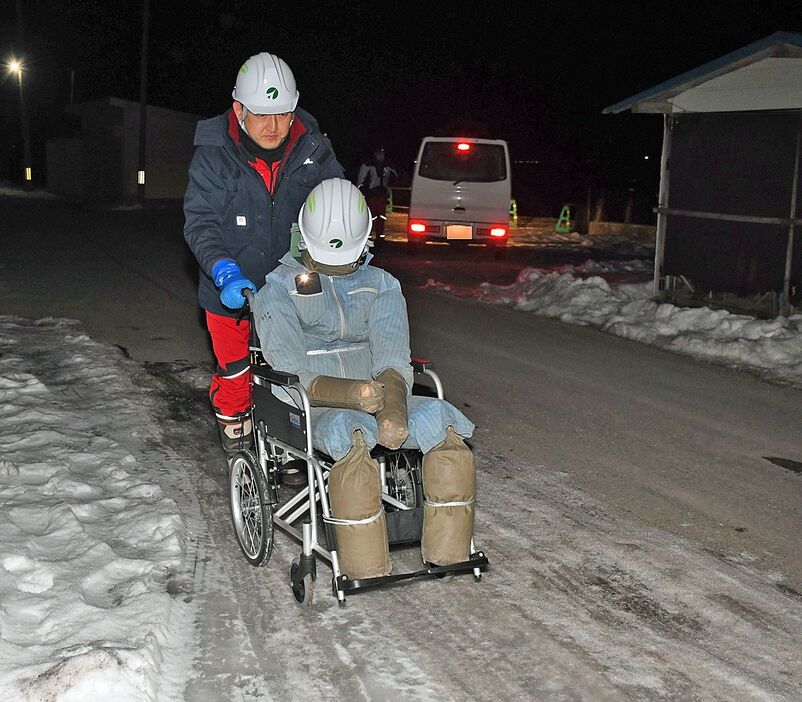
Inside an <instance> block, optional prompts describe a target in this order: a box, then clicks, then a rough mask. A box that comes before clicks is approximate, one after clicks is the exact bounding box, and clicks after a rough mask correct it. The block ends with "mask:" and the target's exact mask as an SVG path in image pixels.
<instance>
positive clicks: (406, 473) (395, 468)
mask: <svg viewBox="0 0 802 702" xmlns="http://www.w3.org/2000/svg"><path fill="white" fill-rule="evenodd" d="M422 475H423V473H422V471H421V454H420V451H394V452H393V453H389V454H387V493H388V494H389V495H390V497H394V498H395V499H396V500H398V501H399V502H402V503H403V504H404V505H406V507H408V508H410V509H412V508H414V507H422V506H423V483H422Z"/></svg>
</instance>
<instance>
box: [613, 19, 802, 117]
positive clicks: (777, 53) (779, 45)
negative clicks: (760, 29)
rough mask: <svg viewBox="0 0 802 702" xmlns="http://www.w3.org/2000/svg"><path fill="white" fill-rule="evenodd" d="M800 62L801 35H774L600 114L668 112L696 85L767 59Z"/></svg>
mask: <svg viewBox="0 0 802 702" xmlns="http://www.w3.org/2000/svg"><path fill="white" fill-rule="evenodd" d="M797 56H798V57H800V58H802V33H798V32H775V33H774V34H771V35H769V36H767V37H764V38H763V39H759V40H758V41H756V42H753V43H751V44H749V45H747V46H744V47H743V48H741V49H737V50H736V51H732V52H730V53H729V54H726V55H725V56H722V57H721V58H717V59H714V60H713V61H709V62H708V63H705V64H703V65H701V66H699V67H697V68H694V69H692V70H690V71H687V72H685V73H682V74H681V75H678V76H677V77H676V78H671V79H670V80H667V81H664V82H662V83H659V84H658V85H655V86H654V87H652V88H648V89H647V90H644V91H642V92H640V93H638V94H637V95H633V96H632V97H629V98H627V99H626V100H622V101H621V102H617V103H615V104H614V105H610V106H609V107H605V108H604V110H602V114H617V113H619V112H624V111H626V110H633V111H648V112H671V109H670V107H671V106H670V105H669V104H668V103H667V101H668V100H669V99H670V98H671V97H673V96H675V95H677V94H679V93H681V92H683V91H685V90H688V89H690V88H692V87H694V86H696V85H699V84H701V83H704V82H706V81H708V80H711V79H713V78H716V77H717V76H720V75H724V74H725V73H729V72H730V71H733V70H736V69H738V68H743V67H744V66H748V65H749V64H751V63H754V62H756V61H760V60H762V59H765V58H768V57H797Z"/></svg>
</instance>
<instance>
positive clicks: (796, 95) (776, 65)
mask: <svg viewBox="0 0 802 702" xmlns="http://www.w3.org/2000/svg"><path fill="white" fill-rule="evenodd" d="M788 109H802V34H800V33H797V32H775V33H774V34H771V35H769V36H767V37H765V38H763V39H760V40H758V41H756V42H753V43H752V44H749V45H748V46H744V47H743V48H741V49H737V50H736V51H732V52H730V53H729V54H726V55H725V56H722V57H721V58H717V59H715V60H713V61H709V62H708V63H705V64H703V65H701V66H699V67H697V68H694V69H692V70H690V71H687V72H685V73H683V74H681V75H679V76H677V77H676V78H672V79H670V80H667V81H664V82H663V83H660V84H658V85H655V86H654V87H652V88H648V89H647V90H644V91H642V92H640V93H638V94H637V95H633V96H632V97H630V98H627V99H626V100H622V101H621V102H617V103H615V104H614V105H610V106H609V107H606V108H605V109H604V110H602V114H617V113H619V112H624V111H626V110H631V111H632V112H651V113H676V112H740V111H745V110H788Z"/></svg>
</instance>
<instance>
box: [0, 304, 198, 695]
mask: <svg viewBox="0 0 802 702" xmlns="http://www.w3.org/2000/svg"><path fill="white" fill-rule="evenodd" d="M122 360H123V359H122V356H121V355H120V354H119V353H117V351H116V349H113V348H111V349H109V348H108V347H105V346H103V345H101V344H98V343H95V342H93V341H92V340H90V339H89V338H87V337H86V336H84V335H81V334H79V333H77V332H76V331H75V325H74V323H71V322H69V321H67V320H56V319H44V320H39V321H37V322H32V321H26V320H22V319H17V318H10V317H0V505H2V509H0V699H4V700H19V699H24V700H57V699H58V700H94V699H96V700H108V699H111V698H112V697H116V698H118V699H156V697H157V694H164V693H165V692H167V693H169V691H170V689H171V680H173V681H175V683H176V684H177V681H178V680H180V679H181V673H180V671H181V670H182V669H183V667H184V665H183V663H182V662H181V657H182V655H184V654H183V653H182V651H181V650H180V649H177V648H174V647H175V646H176V645H177V644H179V643H180V642H181V641H182V639H183V638H184V637H183V636H182V635H181V631H182V630H183V629H184V627H186V626H188V624H187V622H188V621H190V620H189V616H190V612H191V610H190V605H188V604H186V603H183V602H181V601H179V600H176V599H175V598H173V597H172V596H171V595H170V594H169V590H170V587H169V581H170V579H171V577H172V576H173V574H174V573H175V572H176V570H177V569H178V568H179V566H180V564H181V562H182V558H183V553H184V544H183V542H182V539H183V538H184V532H185V529H184V525H183V522H182V517H181V515H180V512H179V510H178V509H177V505H176V502H175V500H173V499H172V498H171V497H168V494H170V488H169V487H168V486H166V485H161V484H159V483H160V480H161V482H165V480H166V476H165V470H166V464H165V460H164V457H163V456H161V455H160V453H159V451H158V449H157V450H154V449H153V448H152V444H153V440H154V438H155V432H156V429H155V428H154V427H153V426H152V423H151V420H150V419H149V415H148V413H147V412H143V407H142V400H141V398H140V397H139V396H138V393H137V392H136V391H135V390H134V388H133V386H132V384H131V381H130V379H129V377H128V373H126V372H125V371H124V370H123V369H122V368H121V366H120V363H121V361H122Z"/></svg>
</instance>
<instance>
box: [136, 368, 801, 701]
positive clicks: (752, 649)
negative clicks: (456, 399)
mask: <svg viewBox="0 0 802 702" xmlns="http://www.w3.org/2000/svg"><path fill="white" fill-rule="evenodd" d="M175 370H176V369H175V368H174V367H171V366H170V365H169V364H155V365H151V366H149V371H150V372H149V375H150V376H151V378H150V379H145V378H142V379H141V381H142V382H144V384H145V385H146V386H148V387H153V385H152V382H153V380H155V381H156V383H157V386H158V387H159V388H161V389H160V391H159V395H160V396H161V397H162V399H163V401H164V402H166V403H168V405H169V406H170V407H171V408H172V409H171V411H170V412H169V413H168V414H169V415H170V416H171V417H172V418H173V419H172V420H171V421H170V422H169V423H168V425H167V427H166V437H167V443H168V445H169V447H170V449H171V450H172V451H175V452H176V453H178V454H179V455H182V456H184V457H185V458H187V459H189V460H188V463H187V469H188V471H189V482H190V483H191V484H192V485H193V486H194V493H195V495H196V497H197V502H198V504H199V506H200V511H201V513H202V517H203V518H202V520H201V521H200V522H199V523H200V524H202V530H203V532H204V533H203V534H201V535H199V536H200V538H198V543H199V547H198V548H199V554H198V555H199V558H198V564H199V567H198V570H197V577H196V580H195V582H194V585H192V586H191V590H192V592H191V595H192V596H194V597H196V598H199V601H198V604H199V606H200V610H201V611H202V612H203V613H204V616H203V618H202V621H201V624H200V629H199V632H200V636H201V638H200V661H201V663H202V664H201V665H200V668H199V670H198V671H196V675H197V677H196V678H195V679H194V680H193V681H191V682H190V684H189V686H188V688H187V693H186V696H187V699H209V700H212V699H220V698H227V699H239V698H240V697H238V695H239V694H241V695H242V697H241V698H242V699H259V698H261V696H264V698H265V699H282V700H283V699H305V698H308V695H310V694H312V695H314V696H316V697H319V698H321V699H369V700H379V699H421V700H427V699H442V700H467V699H485V698H491V697H497V698H501V699H521V700H524V699H593V700H600V699H665V698H669V699H671V698H681V699H719V700H736V699H755V698H764V699H777V700H786V699H787V700H792V699H795V698H797V697H798V695H799V694H800V692H801V691H802V676H800V671H799V665H798V663H799V660H798V657H799V650H800V647H802V598H800V597H799V596H798V595H796V594H795V593H794V592H793V591H791V590H788V589H786V590H783V589H782V588H778V586H777V585H778V583H777V581H776V578H774V577H772V576H770V575H766V574H764V573H760V572H759V571H757V570H755V569H754V568H753V567H752V566H751V565H750V564H745V563H739V562H738V559H732V558H727V557H724V556H723V555H722V554H720V553H715V552H711V551H710V550H707V549H704V548H699V547H698V546H695V545H693V544H692V543H690V542H688V541H687V540H684V539H680V538H676V537H673V536H671V535H669V534H667V533H666V532H665V531H662V530H659V529H652V528H648V527H644V526H642V525H638V524H636V523H634V522H633V521H631V520H629V519H626V518H623V517H622V516H621V514H619V513H616V512H613V511H610V510H609V509H607V508H606V507H605V506H604V505H602V504H601V503H600V502H599V501H597V500H595V499H593V498H591V497H589V496H588V494H586V493H583V492H581V491H578V490H576V489H575V488H573V487H572V486H571V482H572V475H571V471H570V470H567V471H565V472H553V471H551V470H548V469H546V467H545V466H542V465H540V466H539V465H536V464H531V463H527V462H522V461H520V460H519V459H517V458H514V457H513V456H512V454H513V453H514V452H513V451H510V450H508V449H506V448H505V447H503V446H499V445H497V444H494V443H493V442H492V441H487V440H486V439H485V436H484V435H480V436H479V437H477V440H476V441H475V446H476V448H477V458H478V463H479V466H480V470H479V475H478V484H479V500H480V506H479V510H478V513H477V514H478V517H477V520H478V521H477V540H478V544H479V545H480V546H481V547H482V548H483V549H485V550H486V551H487V553H488V554H490V556H491V559H492V563H493V568H492V571H491V572H490V573H488V574H487V575H486V576H485V578H484V580H483V581H482V582H481V583H479V584H476V583H474V582H473V580H472V579H471V578H470V577H467V578H455V579H453V580H452V581H450V582H446V583H440V582H437V581H426V582H417V583H412V584H407V585H404V586H399V587H396V588H392V589H388V590H384V591H372V592H369V593H368V592H366V593H363V594H360V595H353V596H351V597H350V598H349V601H348V604H347V606H346V607H345V608H344V609H341V608H339V607H338V606H337V605H336V602H335V600H334V598H333V597H332V596H331V595H330V593H329V591H328V571H327V570H326V569H325V567H321V568H320V569H319V577H320V580H319V588H318V589H317V591H316V605H315V607H314V608H313V609H312V610H311V611H304V610H302V609H300V608H299V607H298V606H297V605H296V604H295V603H294V600H293V598H292V595H291V593H290V591H289V587H288V585H287V574H288V571H289V564H290V561H291V559H292V558H293V557H294V556H296V555H297V553H298V552H299V547H298V546H297V545H296V544H294V543H292V542H291V541H290V540H289V539H286V538H283V537H282V536H279V537H278V544H277V550H276V552H275V554H274V556H273V558H272V560H271V562H270V564H269V565H268V566H267V567H266V568H264V569H254V568H251V567H250V566H248V565H247V564H246V563H245V561H244V559H243V558H241V556H240V555H239V551H238V549H237V546H236V544H235V542H234V537H233V533H232V531H231V527H230V521H229V513H228V509H227V505H226V504H225V500H224V498H223V494H224V490H225V484H224V480H223V475H222V471H215V466H214V462H213V461H210V460H209V457H210V456H214V455H215V453H217V452H219V449H218V448H217V446H216V445H215V441H214V436H213V433H212V432H211V429H212V427H211V424H210V422H209V421H208V419H207V418H206V417H205V416H204V414H203V412H202V409H203V407H204V403H205V398H204V395H203V390H202V389H201V388H199V387H198V386H199V385H200V383H201V382H202V378H203V374H202V372H200V371H199V370H197V369H193V368H192V367H188V366H183V372H175ZM193 386H194V387H195V388H196V389H195V390H194V391H193V390H192V389H191V388H192V387H193ZM190 400H191V401H190ZM193 404H194V409H193ZM488 438H489V437H488ZM564 467H565V468H568V469H570V468H571V466H564ZM393 558H394V562H395V563H396V564H397V565H398V564H406V565H407V566H411V565H413V563H414V559H415V554H414V552H407V553H398V552H395V553H394V555H393ZM188 586H189V584H188Z"/></svg>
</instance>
